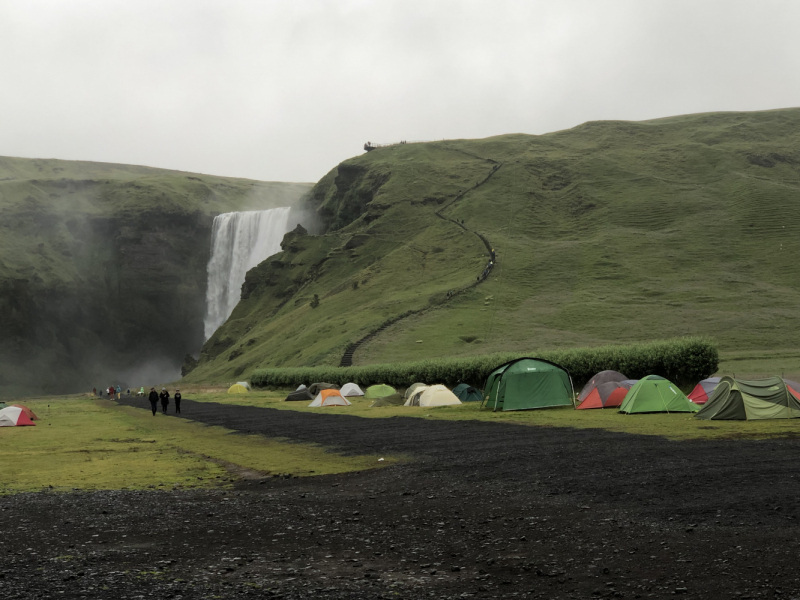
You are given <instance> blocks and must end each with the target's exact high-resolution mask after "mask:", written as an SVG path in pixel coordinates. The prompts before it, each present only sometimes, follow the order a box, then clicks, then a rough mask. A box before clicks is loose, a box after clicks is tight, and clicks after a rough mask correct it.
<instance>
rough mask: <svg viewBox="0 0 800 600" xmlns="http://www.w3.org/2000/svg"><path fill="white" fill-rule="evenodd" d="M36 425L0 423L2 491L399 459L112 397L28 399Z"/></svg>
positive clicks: (312, 470) (195, 482) (135, 483)
mask: <svg viewBox="0 0 800 600" xmlns="http://www.w3.org/2000/svg"><path fill="white" fill-rule="evenodd" d="M24 404H25V406H28V407H29V408H30V409H31V410H33V411H34V412H35V413H36V414H37V416H38V417H39V418H40V420H38V421H36V426H35V427H0V495H1V494H8V493H15V492H24V491H38V490H54V491H65V490H71V489H92V490H97V489H139V488H157V489H180V488H196V487H226V486H230V485H231V483H232V482H233V481H234V480H237V479H240V478H242V477H244V478H260V477H267V476H269V475H277V474H282V475H287V474H291V475H292V476H294V477H305V476H313V475H324V474H331V473H345V472H349V471H361V470H364V469H372V468H377V467H379V466H384V465H388V464H392V463H393V462H396V460H397V459H396V458H393V457H388V456H387V457H381V458H385V460H384V461H382V462H380V463H379V462H378V458H379V457H373V456H343V455H340V454H336V453H333V452H330V451H327V450H326V449H325V448H321V447H318V446H314V445H310V444H298V443H290V442H288V441H282V440H275V439H267V438H264V437H262V436H256V435H239V434H233V433H232V432H230V431H228V430H226V429H223V428H221V427H207V426H204V425H201V424H198V423H193V422H191V421H185V420H183V419H175V418H167V417H164V416H163V415H161V414H160V413H159V414H157V415H156V416H155V417H153V416H152V414H151V413H150V411H149V410H141V409H135V408H130V407H124V406H119V405H117V404H116V403H113V402H110V401H108V400H98V399H91V398H77V397H50V398H42V399H26V400H25V401H24Z"/></svg>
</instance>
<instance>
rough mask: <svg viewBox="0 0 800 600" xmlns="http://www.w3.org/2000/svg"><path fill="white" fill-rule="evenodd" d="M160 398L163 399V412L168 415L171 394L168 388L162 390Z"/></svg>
mask: <svg viewBox="0 0 800 600" xmlns="http://www.w3.org/2000/svg"><path fill="white" fill-rule="evenodd" d="M158 397H159V398H161V412H162V413H164V414H167V406H169V392H168V391H167V388H161V393H160V394H159V395H158Z"/></svg>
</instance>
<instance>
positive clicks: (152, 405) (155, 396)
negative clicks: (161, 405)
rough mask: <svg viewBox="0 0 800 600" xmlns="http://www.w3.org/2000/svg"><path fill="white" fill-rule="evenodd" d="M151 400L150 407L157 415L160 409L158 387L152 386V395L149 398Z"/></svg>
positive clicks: (154, 414)
mask: <svg viewBox="0 0 800 600" xmlns="http://www.w3.org/2000/svg"><path fill="white" fill-rule="evenodd" d="M147 399H148V400H150V409H151V410H152V411H153V416H154V417H155V416H156V411H157V410H158V393H157V392H156V388H150V396H148V398H147Z"/></svg>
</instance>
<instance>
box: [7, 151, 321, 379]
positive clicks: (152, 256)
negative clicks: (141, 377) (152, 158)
mask: <svg viewBox="0 0 800 600" xmlns="http://www.w3.org/2000/svg"><path fill="white" fill-rule="evenodd" d="M309 187H310V186H308V185H306V184H283V183H268V182H257V181H249V180H244V179H232V178H222V177H212V176H207V175H200V174H192V173H184V172H178V171H166V170H161V169H152V168H148V167H135V166H126V165H108V164H100V163H88V162H73V161H58V160H33V159H17V158H0V357H2V359H3V360H2V361H0V394H12V395H13V394H31V393H34V392H36V391H47V392H50V393H53V392H59V391H62V392H63V391H70V390H79V389H83V390H85V389H91V388H92V387H94V386H106V385H108V384H109V383H111V382H112V381H117V382H120V381H121V378H122V381H121V382H122V383H123V384H124V376H125V375H124V374H125V372H126V371H127V372H131V371H135V370H136V368H137V367H138V366H139V365H140V364H141V363H142V362H147V361H150V362H154V363H157V362H159V361H160V362H162V363H168V366H169V365H172V367H173V368H174V367H175V366H176V365H179V364H180V361H181V360H182V358H183V356H184V354H185V353H187V352H196V351H197V350H198V349H199V347H200V346H201V344H202V341H203V339H202V335H203V329H202V318H203V313H204V309H205V286H206V265H207V262H208V254H209V249H210V236H211V223H212V221H213V217H214V215H215V214H218V213H220V212H225V211H230V210H239V209H247V208H257V207H258V208H269V207H272V206H286V205H289V204H291V203H292V202H294V201H296V200H297V199H298V198H299V197H300V195H302V193H304V192H305V191H307V190H308V189H309ZM109 379H110V380H109ZM153 383H155V382H153Z"/></svg>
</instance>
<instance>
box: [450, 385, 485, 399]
mask: <svg viewBox="0 0 800 600" xmlns="http://www.w3.org/2000/svg"><path fill="white" fill-rule="evenodd" d="M453 393H454V394H455V395H456V398H458V399H459V400H461V401H462V402H480V401H481V400H483V391H482V390H479V389H478V388H476V387H472V386H471V385H469V384H468V383H459V384H458V385H457V386H456V387H454V388H453Z"/></svg>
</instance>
